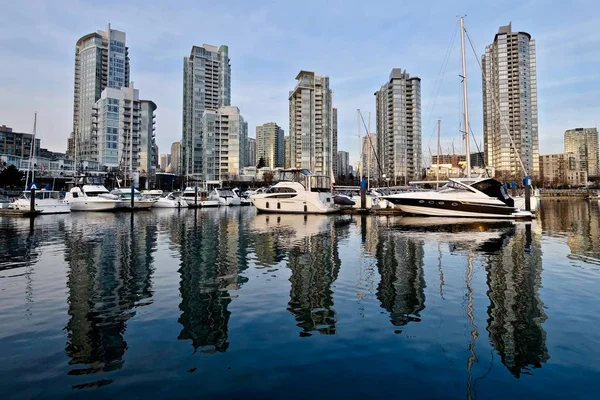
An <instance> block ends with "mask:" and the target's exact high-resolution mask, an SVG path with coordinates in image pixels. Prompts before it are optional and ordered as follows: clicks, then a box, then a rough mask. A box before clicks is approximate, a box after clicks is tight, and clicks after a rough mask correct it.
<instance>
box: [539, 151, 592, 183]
mask: <svg viewBox="0 0 600 400" xmlns="http://www.w3.org/2000/svg"><path fill="white" fill-rule="evenodd" d="M587 180H588V172H587V169H586V168H585V167H584V166H583V165H582V163H581V160H580V159H579V155H578V154H577V153H557V154H545V155H541V156H540V181H541V183H542V185H543V186H545V187H552V186H565V185H568V186H585V185H586V184H587Z"/></svg>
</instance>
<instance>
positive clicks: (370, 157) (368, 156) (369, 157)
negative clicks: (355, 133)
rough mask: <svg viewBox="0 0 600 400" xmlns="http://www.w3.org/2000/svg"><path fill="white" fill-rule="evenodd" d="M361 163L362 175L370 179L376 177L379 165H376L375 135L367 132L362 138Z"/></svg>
mask: <svg viewBox="0 0 600 400" xmlns="http://www.w3.org/2000/svg"><path fill="white" fill-rule="evenodd" d="M361 165H362V168H363V175H365V176H368V177H370V178H371V179H377V177H378V176H379V167H378V166H377V135H376V134H374V133H369V134H368V135H367V136H365V137H363V139H362V154H361Z"/></svg>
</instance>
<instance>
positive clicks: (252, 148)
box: [246, 137, 258, 167]
mask: <svg viewBox="0 0 600 400" xmlns="http://www.w3.org/2000/svg"><path fill="white" fill-rule="evenodd" d="M246 152H247V153H248V157H247V158H246V166H247V167H256V163H257V162H258V159H257V158H256V139H255V138H251V137H249V138H248V144H247V145H246Z"/></svg>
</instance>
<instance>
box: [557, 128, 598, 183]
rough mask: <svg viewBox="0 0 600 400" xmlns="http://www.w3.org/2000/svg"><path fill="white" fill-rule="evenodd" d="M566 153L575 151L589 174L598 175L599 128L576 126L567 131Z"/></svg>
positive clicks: (582, 166)
mask: <svg viewBox="0 0 600 400" xmlns="http://www.w3.org/2000/svg"><path fill="white" fill-rule="evenodd" d="M565 153H575V154H577V155H578V157H579V160H580V162H581V168H583V169H585V170H586V171H587V173H588V176H598V175H600V173H599V169H598V168H599V165H598V129H597V128H575V129H569V130H568V131H565Z"/></svg>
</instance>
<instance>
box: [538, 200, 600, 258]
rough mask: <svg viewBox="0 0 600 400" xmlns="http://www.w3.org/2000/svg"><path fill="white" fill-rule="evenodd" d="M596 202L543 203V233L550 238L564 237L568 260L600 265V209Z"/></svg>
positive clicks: (556, 201)
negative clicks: (569, 252)
mask: <svg viewBox="0 0 600 400" xmlns="http://www.w3.org/2000/svg"><path fill="white" fill-rule="evenodd" d="M599 204H600V203H599V202H598V201H577V200H569V201H565V200H555V201H547V202H544V207H543V208H542V219H543V221H544V224H543V230H544V233H545V234H548V235H553V236H564V235H565V234H566V235H567V245H568V246H569V248H570V249H571V255H570V256H569V258H571V259H573V260H580V261H585V262H587V263H593V264H596V265H599V264H600V210H599Z"/></svg>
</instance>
